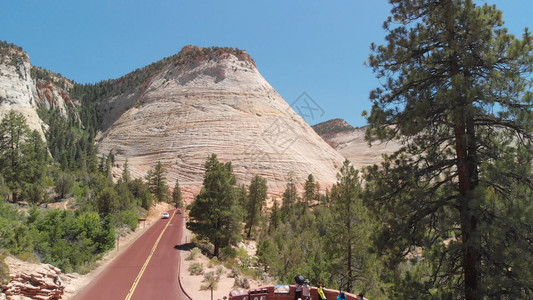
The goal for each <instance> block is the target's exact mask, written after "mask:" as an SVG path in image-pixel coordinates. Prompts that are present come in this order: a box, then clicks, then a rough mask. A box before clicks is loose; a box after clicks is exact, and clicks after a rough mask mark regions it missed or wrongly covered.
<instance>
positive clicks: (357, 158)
mask: <svg viewBox="0 0 533 300" xmlns="http://www.w3.org/2000/svg"><path fill="white" fill-rule="evenodd" d="M333 121H336V122H338V120H331V121H328V122H333ZM328 122H324V123H322V124H326V123H328ZM342 122H344V123H345V121H342ZM322 124H319V125H322ZM345 124H346V125H347V123H345ZM319 125H315V126H319ZM347 126H349V125H347ZM350 127H351V126H350ZM365 131H366V127H360V128H351V129H345V130H342V131H340V132H335V133H328V132H324V133H323V134H321V136H322V138H323V139H324V140H325V141H326V142H327V143H328V144H329V145H331V147H333V148H334V149H335V150H337V151H338V152H339V153H340V154H341V155H342V156H344V157H345V158H346V159H348V160H350V162H351V163H352V165H353V166H354V167H355V168H356V169H358V170H360V169H362V168H364V167H367V166H371V165H374V164H379V163H381V162H382V161H383V154H392V153H393V152H395V151H397V150H398V149H399V148H400V144H399V143H398V142H397V141H391V142H380V141H373V142H372V145H368V142H367V141H366V140H365Z"/></svg>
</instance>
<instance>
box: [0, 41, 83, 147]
mask: <svg viewBox="0 0 533 300" xmlns="http://www.w3.org/2000/svg"><path fill="white" fill-rule="evenodd" d="M2 50H3V51H2V52H0V120H1V119H2V118H3V117H4V115H6V114H7V113H8V112H9V111H10V110H15V111H17V112H19V113H21V114H22V115H23V116H24V117H25V118H26V122H27V124H28V126H29V127H30V129H31V130H37V131H38V132H39V133H41V136H42V137H43V138H44V134H43V129H44V128H46V124H44V123H43V122H42V120H41V119H40V118H39V115H38V114H37V109H39V108H46V109H52V110H56V111H57V112H59V113H60V114H61V115H62V116H63V117H65V118H66V117H67V111H70V112H73V113H74V114H75V115H76V116H77V115H78V114H77V111H76V109H75V105H79V103H77V102H75V101H73V100H72V99H70V96H69V94H68V91H69V90H70V89H71V88H72V85H73V84H72V82H70V81H69V80H67V79H65V78H62V77H58V76H57V75H56V74H53V73H51V72H49V71H46V70H42V69H40V70H41V73H43V74H45V73H46V74H48V77H49V80H42V79H37V78H32V76H31V68H32V67H31V64H30V58H29V57H28V55H27V54H26V53H25V52H24V51H21V50H18V49H15V48H11V49H9V48H7V49H2ZM2 53H3V54H2Z"/></svg>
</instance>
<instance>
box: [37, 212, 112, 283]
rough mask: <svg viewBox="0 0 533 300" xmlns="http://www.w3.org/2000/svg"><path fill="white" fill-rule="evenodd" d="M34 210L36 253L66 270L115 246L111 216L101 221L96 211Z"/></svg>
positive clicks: (75, 267) (94, 259)
mask: <svg viewBox="0 0 533 300" xmlns="http://www.w3.org/2000/svg"><path fill="white" fill-rule="evenodd" d="M31 214H32V216H31V218H30V220H31V222H30V223H29V226H30V228H32V236H33V239H34V241H35V253H36V255H37V256H38V257H39V258H40V259H41V261H43V262H46V263H50V264H53V265H54V266H57V267H59V268H60V269H61V270H62V271H63V272H65V273H67V272H72V271H74V270H76V269H77V268H79V267H81V266H82V265H83V264H86V263H89V262H93V261H96V260H97V259H98V258H100V257H101V255H102V254H103V253H104V252H105V251H107V250H109V249H111V248H113V246H114V241H115V230H114V227H113V225H112V224H111V220H110V218H106V219H105V220H104V221H101V219H100V216H99V215H98V213H96V212H85V213H79V212H73V211H59V210H52V211H47V212H39V211H38V210H33V211H32V212H31Z"/></svg>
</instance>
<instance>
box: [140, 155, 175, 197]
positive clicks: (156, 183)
mask: <svg viewBox="0 0 533 300" xmlns="http://www.w3.org/2000/svg"><path fill="white" fill-rule="evenodd" d="M146 181H147V182H148V186H149V187H150V191H151V192H152V194H153V195H154V197H155V199H156V200H157V202H168V201H169V196H170V190H169V188H168V185H167V170H166V169H165V167H163V164H162V163H161V162H160V161H158V162H157V163H156V165H155V166H154V167H153V168H152V169H150V170H148V174H146Z"/></svg>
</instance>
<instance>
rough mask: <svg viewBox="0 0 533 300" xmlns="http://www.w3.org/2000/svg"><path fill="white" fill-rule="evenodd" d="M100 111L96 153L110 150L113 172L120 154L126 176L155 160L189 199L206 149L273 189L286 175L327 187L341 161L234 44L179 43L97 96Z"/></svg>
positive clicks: (240, 175) (243, 177)
mask: <svg viewBox="0 0 533 300" xmlns="http://www.w3.org/2000/svg"><path fill="white" fill-rule="evenodd" d="M102 113H103V127H104V129H105V131H103V132H102V134H101V135H100V136H98V145H99V152H100V153H101V154H107V153H110V154H111V156H112V158H113V166H114V176H116V177H118V176H120V174H121V172H122V169H121V168H122V166H123V164H124V162H125V161H126V159H127V160H128V165H129V168H130V172H131V173H132V175H133V176H134V177H141V176H144V175H145V174H146V173H147V171H148V170H149V169H150V168H151V167H152V166H154V164H155V163H156V162H158V161H161V162H162V163H163V165H164V166H165V167H166V169H167V170H168V176H167V177H168V182H169V185H170V186H173V184H174V182H175V180H176V179H179V181H180V185H181V187H182V190H183V192H184V194H185V195H188V196H189V200H190V199H191V198H190V196H191V195H194V194H195V193H197V192H198V191H199V189H200V187H201V185H202V181H203V174H204V168H203V165H204V163H205V161H206V159H207V157H208V156H209V155H210V154H211V153H215V154H217V156H218V159H219V160H220V161H231V162H232V164H233V168H234V173H235V174H236V177H237V181H238V182H239V183H245V184H248V183H249V182H250V180H251V178H252V177H253V176H254V175H261V176H263V177H265V178H266V179H267V180H268V185H269V193H271V194H278V195H279V194H281V193H282V192H283V190H284V189H285V184H286V182H287V178H288V176H292V177H293V178H294V179H295V180H296V182H298V183H300V184H303V182H304V181H305V179H306V178H307V176H308V175H309V174H313V175H314V176H315V178H316V179H317V180H318V181H319V182H320V184H321V186H322V187H323V188H325V187H327V186H330V185H331V184H332V183H334V182H335V180H336V173H337V171H338V169H339V167H340V166H341V165H342V161H343V157H342V156H341V155H339V154H338V153H337V152H336V151H335V150H334V149H332V148H331V147H330V146H329V145H328V144H327V143H325V142H324V140H322V139H321V138H320V136H318V135H317V134H316V133H315V132H314V131H313V129H312V128H311V127H310V126H309V125H308V124H307V123H306V122H305V121H304V120H303V119H302V118H301V117H300V116H299V115H298V114H296V113H295V112H294V111H293V109H292V108H291V107H290V106H289V105H288V104H287V102H285V100H283V98H282V97H281V96H280V95H279V94H278V93H277V92H276V91H275V90H274V88H272V86H270V84H268V82H267V81H266V80H265V79H264V78H263V77H262V76H261V74H260V73H259V71H258V69H257V67H256V64H255V62H254V61H253V60H252V59H251V57H250V56H249V55H248V54H247V53H246V52H245V51H242V50H235V49H229V48H198V47H193V46H187V47H185V48H183V49H182V51H181V52H180V53H179V54H178V55H176V56H174V57H171V58H170V59H165V64H164V65H163V66H162V67H161V68H160V71H158V72H157V73H155V74H154V75H153V76H151V77H150V78H148V79H147V80H146V81H144V82H143V83H142V84H140V85H138V86H137V87H135V88H134V89H132V90H129V91H127V92H124V93H121V94H119V95H116V96H113V97H109V98H107V99H103V101H102Z"/></svg>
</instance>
